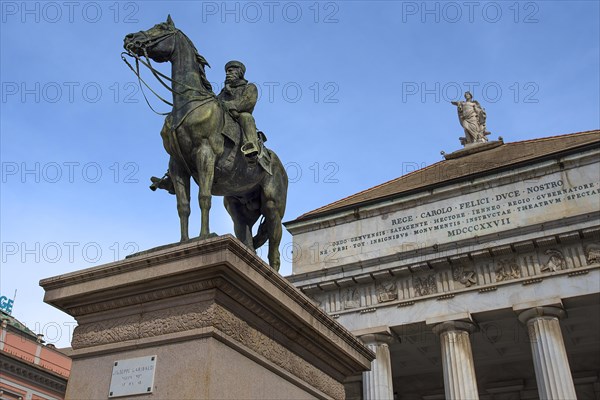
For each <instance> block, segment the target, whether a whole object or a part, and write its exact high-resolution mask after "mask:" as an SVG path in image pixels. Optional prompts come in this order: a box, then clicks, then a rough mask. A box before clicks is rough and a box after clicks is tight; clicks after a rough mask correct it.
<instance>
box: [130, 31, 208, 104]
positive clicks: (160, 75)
mask: <svg viewBox="0 0 600 400" xmlns="http://www.w3.org/2000/svg"><path fill="white" fill-rule="evenodd" d="M178 33H181V31H180V30H178V29H177V30H175V31H173V32H170V33H168V34H166V35H164V36H161V37H159V38H156V39H149V40H148V41H146V42H144V43H140V44H138V45H139V46H140V47H141V48H142V49H143V50H144V58H145V59H146V61H144V60H143V59H142V58H141V57H140V56H138V55H137V54H135V53H133V52H131V51H130V50H129V49H127V51H124V52H122V53H121V59H122V60H123V61H124V62H125V64H127V66H128V67H129V69H131V71H133V73H134V75H135V76H137V78H138V82H139V84H140V89H141V90H142V94H143V95H144V99H145V100H146V104H148V107H150V109H151V110H152V111H153V112H154V113H155V114H158V115H168V114H170V113H168V112H166V113H161V112H158V111H156V110H155V109H154V108H153V107H152V105H151V104H150V102H149V101H148V98H147V97H146V93H145V92H144V88H143V86H142V83H143V84H144V85H145V86H146V87H147V88H148V90H150V91H151V92H152V93H153V94H154V95H155V96H156V97H157V98H158V99H159V100H161V101H162V102H163V103H165V104H167V105H169V106H171V107H173V103H171V102H170V101H168V100H165V99H164V98H163V97H161V96H160V95H159V94H158V93H156V92H155V91H154V90H153V89H152V88H151V87H150V85H148V83H146V81H145V80H144V79H143V78H142V77H141V74H140V63H141V64H142V65H144V66H145V67H146V68H148V69H149V70H150V71H151V72H152V75H154V77H155V78H156V79H157V80H158V82H160V84H161V85H163V86H164V87H165V88H166V89H167V90H168V91H169V92H171V93H173V94H176V95H180V96H183V95H184V94H183V93H179V92H177V91H175V90H174V89H173V88H172V87H170V86H169V85H168V84H166V83H165V82H164V81H163V79H166V80H167V81H169V82H171V83H172V84H177V85H180V86H183V87H184V88H185V89H187V90H192V91H197V90H198V88H194V87H191V86H189V85H187V84H185V83H182V82H178V81H176V80H174V79H172V78H170V77H168V76H167V75H165V74H163V73H162V72H160V71H158V70H157V69H156V68H154V67H153V66H152V63H151V61H150V57H149V56H148V51H147V48H148V47H149V46H153V45H155V44H157V43H159V42H161V41H163V40H165V39H167V38H169V37H171V36H173V35H175V34H178ZM125 56H129V57H132V58H134V59H135V69H134V68H133V66H132V65H131V64H130V63H129V61H127V59H126V58H125ZM161 78H162V79H161ZM214 98H216V96H215V95H214V94H212V93H211V94H208V95H207V96H196V97H192V98H190V99H189V100H188V101H186V102H185V103H184V104H183V105H187V104H188V103H190V102H192V101H199V100H207V101H210V100H212V99H214ZM203 104H204V103H203ZM183 105H182V106H183Z"/></svg>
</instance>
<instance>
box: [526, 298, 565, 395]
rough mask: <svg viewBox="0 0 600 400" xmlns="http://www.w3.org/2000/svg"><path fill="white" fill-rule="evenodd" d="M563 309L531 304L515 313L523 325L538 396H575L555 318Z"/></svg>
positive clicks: (557, 320)
mask: <svg viewBox="0 0 600 400" xmlns="http://www.w3.org/2000/svg"><path fill="white" fill-rule="evenodd" d="M565 316H566V312H565V310H564V309H562V308H560V307H553V306H546V307H533V308H530V309H527V310H524V311H521V312H520V313H519V320H520V321H521V322H522V323H524V324H526V325H527V332H528V333H529V341H530V343H531V352H532V353H533V364H534V367H535V377H536V381H537V386H538V391H539V396H540V398H541V399H549V400H553V399H556V400H558V399H560V400H574V399H577V395H576V394H575V385H574V384H573V376H572V375H571V368H570V367H569V360H568V359H567V352H566V350H565V343H564V341H563V336H562V332H561V331H560V323H559V318H564V317H565Z"/></svg>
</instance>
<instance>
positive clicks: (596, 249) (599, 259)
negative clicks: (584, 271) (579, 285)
mask: <svg viewBox="0 0 600 400" xmlns="http://www.w3.org/2000/svg"><path fill="white" fill-rule="evenodd" d="M585 261H586V263H587V265H591V264H595V263H600V245H599V244H596V243H592V244H589V245H587V246H586V247H585Z"/></svg>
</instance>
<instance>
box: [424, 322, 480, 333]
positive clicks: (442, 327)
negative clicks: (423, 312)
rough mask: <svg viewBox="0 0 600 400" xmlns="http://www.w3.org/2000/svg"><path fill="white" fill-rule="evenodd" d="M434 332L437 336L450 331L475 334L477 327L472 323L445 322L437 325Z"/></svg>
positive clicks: (433, 328)
mask: <svg viewBox="0 0 600 400" xmlns="http://www.w3.org/2000/svg"><path fill="white" fill-rule="evenodd" d="M431 329H432V330H433V332H434V333H435V334H437V335H441V334H442V333H444V332H450V331H464V332H468V333H473V332H475V331H477V329H478V327H477V325H476V324H475V323H474V322H472V321H465V320H463V321H444V322H440V323H438V324H435V325H434V326H433V327H432V328H431Z"/></svg>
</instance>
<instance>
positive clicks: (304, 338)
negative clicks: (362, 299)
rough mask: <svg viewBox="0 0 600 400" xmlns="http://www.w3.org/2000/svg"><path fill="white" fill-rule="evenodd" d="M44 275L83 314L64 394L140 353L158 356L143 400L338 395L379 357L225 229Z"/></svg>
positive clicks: (89, 393)
mask: <svg viewBox="0 0 600 400" xmlns="http://www.w3.org/2000/svg"><path fill="white" fill-rule="evenodd" d="M40 285H41V286H43V287H44V289H45V290H46V295H45V298H44V301H46V302H47V303H49V304H51V305H53V306H55V307H57V308H59V309H61V310H63V311H65V312H66V313H68V314H69V315H72V316H73V317H74V318H75V319H76V320H77V322H78V326H77V328H76V329H75V331H74V333H73V340H72V347H73V353H72V357H73V367H72V370H71V378H70V380H69V384H68V387H67V393H66V398H67V399H75V398H77V399H103V398H104V399H107V398H109V397H111V398H112V397H115V393H113V395H110V392H109V388H110V387H111V379H112V383H113V384H114V383H115V379H116V380H117V381H119V379H124V378H121V377H120V376H119V374H118V372H117V373H115V374H116V375H115V376H113V373H114V372H113V371H114V370H113V367H115V362H117V361H120V360H126V361H131V360H133V359H137V358H138V357H145V358H144V359H151V357H155V367H154V379H153V383H152V386H151V387H148V394H140V395H136V396H135V399H138V400H143V399H144V398H160V399H167V398H177V399H209V398H218V399H238V398H260V399H285V398H288V399H292V398H294V399H299V398H303V399H306V398H317V399H343V398H344V396H345V395H344V387H343V382H344V381H345V380H346V379H347V378H348V377H349V376H353V375H356V374H360V373H361V372H362V371H364V370H366V369H368V368H369V367H370V364H371V360H372V359H373V357H374V355H373V353H372V352H371V351H369V350H368V349H367V348H366V347H365V346H364V345H363V344H362V343H361V342H360V341H359V340H358V339H356V338H355V337H354V336H353V335H352V334H350V333H349V332H348V331H347V330H346V329H344V328H343V327H342V326H341V325H339V324H338V323H336V322H335V321H334V320H332V319H331V318H330V317H328V316H327V315H326V314H325V313H324V312H323V311H321V310H320V309H319V308H318V307H316V306H315V305H314V304H313V303H312V302H311V301H310V300H309V299H308V298H307V297H305V296H304V295H303V294H302V293H300V292H299V291H298V290H297V289H295V288H294V287H293V286H292V285H291V284H290V283H288V282H287V281H286V280H285V279H283V278H282V277H281V276H280V275H279V274H277V273H276V272H274V271H273V270H272V269H271V268H269V266H268V265H266V264H265V263H264V262H263V261H262V260H261V259H260V258H258V257H257V256H256V255H255V254H254V253H252V252H250V251H249V250H248V249H247V248H246V247H245V246H243V245H242V244H241V243H240V242H239V241H237V239H235V238H233V237H232V236H229V235H228V236H222V237H218V238H214V239H210V240H205V241H195V242H188V243H185V244H180V245H174V246H169V247H167V248H162V249H160V250H156V251H150V252H146V253H144V254H140V255H138V256H136V257H132V258H129V259H125V260H123V261H118V262H115V263H111V264H107V265H103V266H100V267H95V268H90V269H86V270H82V271H77V272H74V273H70V274H67V275H61V276H57V277H54V278H49V279H44V280H42V281H41V282H40ZM148 357H150V358H148ZM124 364H125V363H122V364H121V365H124ZM133 379H134V380H135V379H138V378H133ZM140 379H141V378H140ZM125 383H127V382H123V384H125ZM119 398H121V399H122V398H129V397H127V396H126V397H119Z"/></svg>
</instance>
